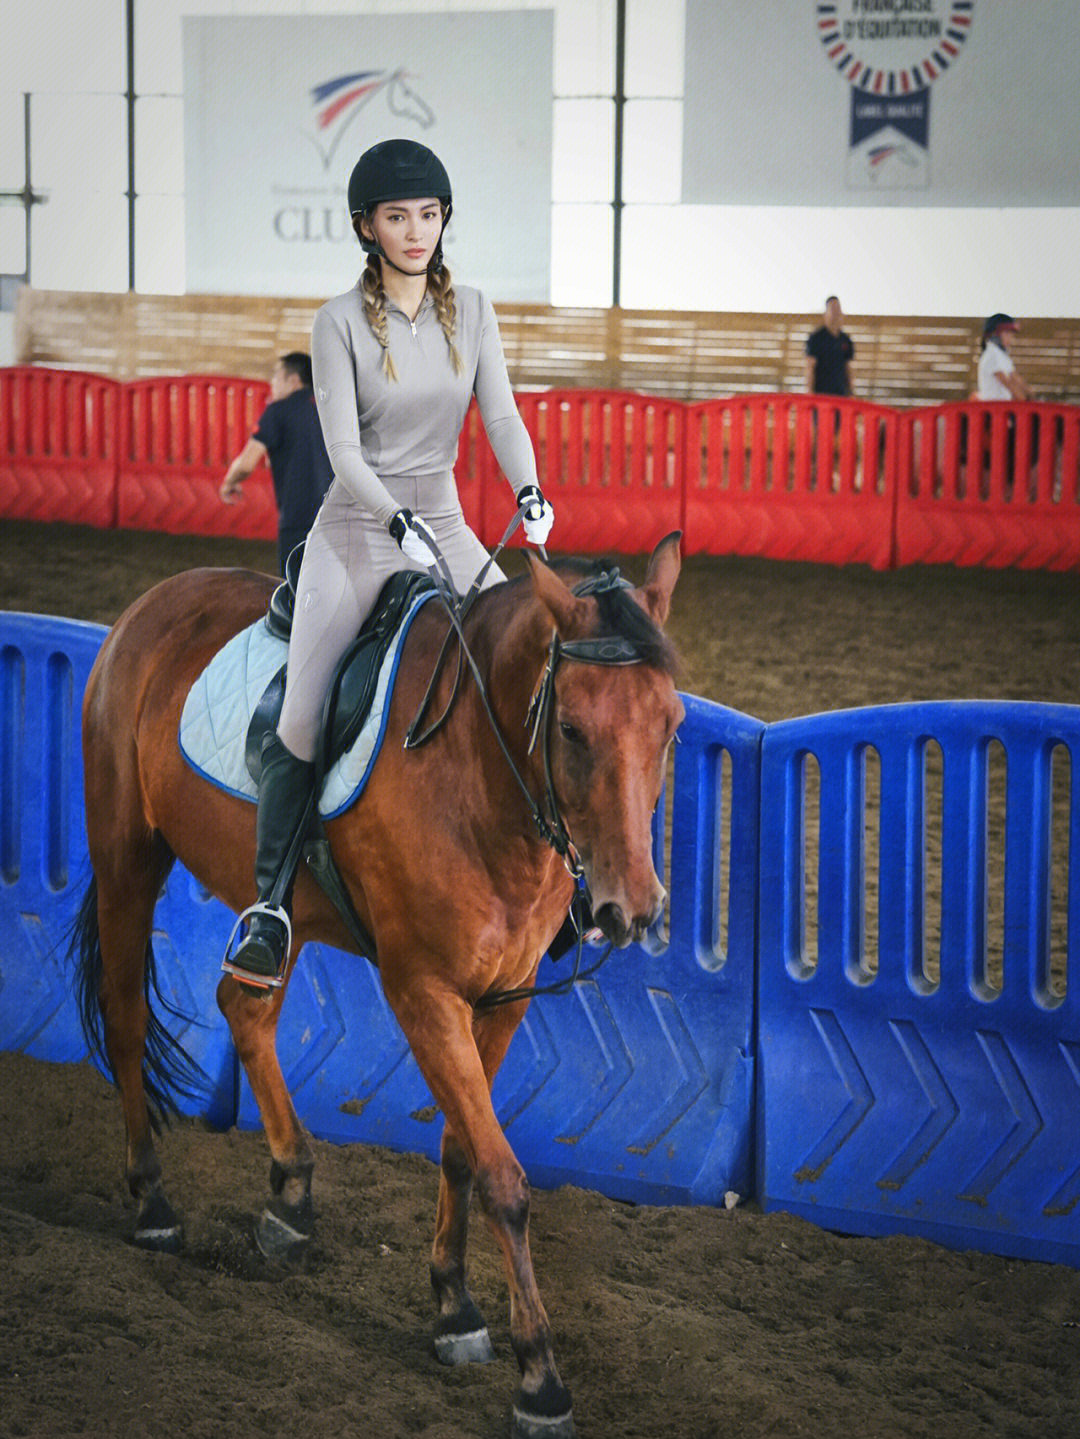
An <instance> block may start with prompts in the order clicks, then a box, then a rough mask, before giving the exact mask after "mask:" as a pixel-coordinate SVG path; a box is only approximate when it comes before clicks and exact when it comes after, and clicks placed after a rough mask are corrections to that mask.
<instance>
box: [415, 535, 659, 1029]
mask: <svg viewBox="0 0 1080 1439" xmlns="http://www.w3.org/2000/svg"><path fill="white" fill-rule="evenodd" d="M520 520H521V513H520V511H518V512H517V513H516V514H515V515H514V517H513V519H512V520H511V522H510V524H509V525H508V526H507V529H506V531H505V533H504V534H503V537H502V539H501V540H500V541H499V544H498V545H497V546H496V547H495V549H494V550H493V552H492V554H491V555H490V557H489V558H488V561H487V563H486V564H485V565H484V566H483V568H482V569H481V570H480V573H479V574H478V575H477V577H476V579H475V580H474V581H473V583H472V586H471V588H470V590H469V592H468V594H467V595H466V596H465V598H464V600H463V601H461V602H460V604H459V602H458V599H457V595H456V593H455V591H454V586H453V581H452V579H451V577H450V570H449V566H448V565H447V563H446V560H445V559H444V558H443V556H442V554H441V553H440V552H439V551H438V550H437V549H436V556H437V559H438V565H433V566H432V567H431V568H430V569H429V570H428V574H429V575H430V576H431V578H432V580H433V581H434V583H435V587H436V589H437V591H438V593H439V597H440V599H441V600H442V602H443V605H444V607H445V609H446V611H447V614H448V615H449V617H450V626H451V627H450V629H449V630H447V633H446V638H445V640H444V641H443V645H442V649H441V650H440V651H439V654H438V657H437V659H436V661H435V669H434V672H433V673H432V677H431V680H430V682H429V684H428V688H427V691H426V692H425V694H424V697H423V699H422V700H421V702H420V706H419V708H418V710H417V712H416V715H415V717H414V718H413V722H412V724H411V725H410V726H409V730H408V733H407V734H406V736H405V748H406V749H416V748H418V747H419V746H420V745H422V744H424V743H425V742H426V741H427V740H429V739H430V738H431V737H432V735H434V734H435V733H436V732H437V731H438V730H439V729H440V728H441V727H442V725H443V724H444V723H445V722H446V720H447V718H448V716H449V713H450V709H451V707H452V705H453V703H454V700H455V698H456V697H457V693H458V688H459V685H460V681H461V670H462V660H463V658H464V660H465V661H466V662H467V663H468V665H469V668H470V670H471V671H472V675H473V678H474V679H475V681H476V687H477V690H478V691H479V694H480V699H481V702H482V704H483V706H484V712H485V713H486V715H487V717H488V723H489V724H490V725H491V728H492V732H493V733H494V735H495V738H496V740H497V741H498V743H499V748H500V749H501V750H502V752H503V755H504V756H505V758H506V762H507V764H508V765H509V766H510V772H511V773H512V774H513V776H514V779H515V781H516V782H517V785H518V788H519V789H520V790H521V792H522V794H523V795H524V797H525V800H526V802H527V804H528V806H529V809H530V811H531V813H532V819H533V824H534V825H535V827H536V830H537V833H538V834H539V835H540V838H541V839H542V840H544V842H545V843H546V844H549V845H550V846H551V848H552V849H553V850H554V851H555V853H556V854H557V855H558V856H559V858H560V859H561V860H562V862H563V864H564V865H565V866H566V869H567V872H568V873H569V874H570V876H571V878H572V879H573V880H574V882H575V885H576V888H575V891H574V898H573V900H572V901H571V905H570V913H571V915H572V917H573V920H574V927H575V929H576V930H577V950H576V953H575V956H574V968H573V971H572V973H571V974H569V975H568V976H566V977H565V978H564V979H561V980H558V981H556V982H555V983H554V984H549V985H538V986H530V987H526V988H522V989H508V990H503V991H501V992H496V993H493V994H488V995H484V996H482V997H481V998H480V999H479V1000H478V1001H477V1002H476V1004H475V1005H474V1008H475V1009H477V1010H484V1009H493V1008H495V1006H496V1005H500V1004H513V1003H517V1002H518V1001H520V1000H524V999H532V998H533V997H534V996H536V995H541V994H553V995H558V994H567V993H569V991H570V990H571V989H572V988H573V986H574V984H575V983H576V982H577V980H578V979H586V978H588V976H589V975H591V974H595V972H596V971H597V970H598V969H599V968H600V966H601V965H602V964H603V963H604V961H605V960H606V959H607V958H608V956H609V955H610V953H611V951H612V949H613V948H614V946H613V945H612V944H609V945H608V947H607V949H606V950H605V951H604V953H603V954H602V955H601V956H600V958H599V959H598V960H597V961H596V963H595V964H594V965H592V966H590V968H589V969H587V970H585V971H584V972H582V971H581V957H582V946H583V944H584V941H585V910H586V906H587V904H588V900H589V895H588V886H587V884H586V882H585V874H584V870H583V867H582V864H581V857H580V855H579V854H578V852H577V849H576V848H575V846H574V842H573V840H572V839H571V837H570V832H569V830H568V829H567V827H566V823H565V821H564V820H563V818H562V815H561V813H560V812H559V801H558V796H557V795H556V793H555V780H554V776H553V775H552V771H551V724H552V715H553V713H554V703H553V702H554V696H555V671H556V670H557V669H558V667H559V664H560V662H561V661H562V660H569V661H571V662H573V663H577V664H589V665H615V666H623V665H633V664H640V663H642V655H641V654H640V652H639V651H638V650H637V648H636V647H635V645H634V644H633V643H632V642H631V641H630V640H628V639H624V638H623V637H622V636H619V635H611V636H598V637H596V638H593V639H580V640H565V641H563V640H560V638H559V635H558V632H557V631H553V632H552V636H551V644H550V646H549V648H548V657H547V664H546V665H545V666H544V672H543V674H542V675H541V677H540V683H539V684H538V685H537V687H536V690H535V692H534V694H533V697H532V700H531V701H530V704H529V709H528V713H527V714H526V716H525V723H526V725H529V724H531V725H532V733H531V735H530V737H529V747H528V753H529V754H532V753H533V751H534V750H535V748H536V745H537V742H538V741H540V740H541V739H542V751H541V753H542V755H543V760H544V789H545V799H546V802H547V807H548V810H549V812H550V816H551V817H550V819H548V818H547V817H545V815H544V812H543V810H542V809H541V807H540V805H539V804H537V802H536V800H535V799H534V798H533V795H532V792H531V790H530V789H529V787H528V785H527V784H526V783H525V780H524V778H523V777H522V775H521V772H520V770H519V769H518V767H517V765H516V763H515V762H514V757H513V755H512V754H511V753H510V750H509V747H508V745H507V743H506V740H505V739H504V737H503V734H502V730H501V729H500V728H499V722H498V719H497V718H496V716H495V712H494V710H493V709H492V707H491V702H490V700H489V698H488V693H487V687H486V686H485V684H484V680H483V676H482V675H481V673H480V669H479V666H478V665H477V663H476V660H475V659H474V657H473V654H472V651H471V650H470V649H469V645H468V641H467V640H466V638H465V632H464V628H463V621H464V619H465V616H466V615H467V614H468V612H469V610H470V609H471V608H472V604H473V601H474V600H475V599H476V596H477V594H478V593H479V591H480V587H481V585H482V584H483V581H484V577H485V576H486V574H487V572H488V569H489V567H490V566H491V565H492V564H493V563H494V562H495V559H496V558H497V556H498V555H499V553H500V552H501V551H502V549H503V548H504V547H505V545H506V543H507V541H508V540H509V539H510V537H511V535H512V534H513V533H514V530H515V529H516V527H517V525H518V524H519V522H520ZM538 549H539V550H540V554H541V555H542V556H543V558H544V559H545V560H546V559H547V554H546V552H545V551H544V548H543V546H538ZM630 588H632V586H631V585H630V582H629V581H628V580H624V579H623V578H622V576H621V575H620V574H619V571H618V567H617V566H613V567H612V568H611V569H610V570H604V571H603V572H602V573H601V574H599V575H593V576H590V577H589V578H587V579H584V580H582V581H580V582H579V583H578V584H576V585H575V586H574V587H573V593H574V594H575V595H577V596H579V597H581V598H583V597H585V596H587V595H596V594H603V593H605V592H608V591H611V590H618V589H630ZM451 635H456V636H457V641H458V668H457V674H456V675H455V677H454V683H453V687H452V688H451V691H450V698H449V699H448V700H447V702H446V705H445V707H444V709H443V712H442V714H441V715H440V716H439V718H438V719H437V720H435V721H434V722H433V723H432V724H431V725H429V727H428V728H427V729H426V730H424V731H423V733H422V734H419V735H418V734H417V732H416V731H417V728H418V726H419V725H420V722H421V720H422V718H423V716H424V715H425V714H426V712H427V709H428V706H429V704H430V702H431V697H432V694H433V692H434V688H435V684H436V682H437V680H438V677H439V675H440V673H441V671H442V666H443V661H444V659H445V656H446V651H447V646H448V645H449V642H450V637H451Z"/></svg>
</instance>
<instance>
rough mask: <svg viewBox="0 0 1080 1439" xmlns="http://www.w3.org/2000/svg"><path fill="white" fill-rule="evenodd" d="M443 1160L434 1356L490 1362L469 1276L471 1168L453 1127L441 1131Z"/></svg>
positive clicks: (434, 1256) (434, 1261)
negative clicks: (466, 1268) (467, 1273)
mask: <svg viewBox="0 0 1080 1439" xmlns="http://www.w3.org/2000/svg"><path fill="white" fill-rule="evenodd" d="M440 1161H441V1171H440V1174H439V1203H438V1208H437V1209H436V1212H435V1242H434V1244H433V1245H432V1247H431V1288H432V1290H433V1292H434V1294H435V1303H436V1305H437V1306H438V1310H439V1315H438V1318H437V1319H436V1321H435V1357H436V1358H437V1359H438V1360H439V1361H440V1363H442V1364H486V1363H487V1362H488V1361H489V1360H490V1359H494V1357H495V1352H494V1350H493V1349H492V1347H491V1339H490V1338H489V1336H488V1331H487V1325H486V1324H485V1323H484V1316H483V1315H482V1314H481V1312H480V1310H479V1308H478V1307H477V1304H476V1301H475V1300H474V1299H473V1297H472V1295H471V1294H470V1293H469V1289H468V1285H467V1284H466V1279H465V1250H466V1246H467V1244H468V1238H469V1202H470V1200H471V1199H472V1190H473V1172H472V1168H471V1166H470V1164H469V1160H468V1156H467V1154H466V1152H465V1147H464V1145H462V1143H461V1142H460V1140H459V1139H458V1138H457V1136H456V1135H454V1134H453V1133H451V1130H450V1127H449V1125H447V1126H446V1127H445V1128H444V1129H443V1137H442V1147H441V1151H440Z"/></svg>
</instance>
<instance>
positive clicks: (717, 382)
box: [15, 288, 1080, 406]
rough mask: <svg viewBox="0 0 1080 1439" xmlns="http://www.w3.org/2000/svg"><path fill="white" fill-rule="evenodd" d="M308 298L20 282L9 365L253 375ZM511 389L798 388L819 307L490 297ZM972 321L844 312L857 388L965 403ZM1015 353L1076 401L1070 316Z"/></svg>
mask: <svg viewBox="0 0 1080 1439" xmlns="http://www.w3.org/2000/svg"><path fill="white" fill-rule="evenodd" d="M319 303H320V302H319V301H318V300H303V299H280V298H264V297H256V296H231V295H140V294H97V293H89V292H86V293H84V292H66V291H55V290H34V289H30V288H24V289H23V290H22V291H21V292H20V294H19V300H18V309H17V313H16V332H15V333H16V354H17V359H18V361H19V363H20V364H43V365H59V366H72V367H74V368H78V369H87V370H95V371H98V372H99V373H101V374H106V375H111V376H113V377H114V378H116V379H122V380H124V379H135V378H139V377H142V376H147V375H162V374H173V375H174V374H219V375H243V376H260V377H261V376H265V375H266V374H267V373H268V371H269V369H270V367H271V365H272V363H273V360H274V358H275V357H276V356H277V355H279V354H281V353H282V352H284V351H286V350H294V349H307V348H308V345H309V338H310V332H311V319H312V316H313V315H314V313H315V310H316V309H317V308H318V305H319ZM496 310H497V312H498V315H499V325H500V329H501V331H502V337H503V345H504V348H505V350H506V357H507V362H508V366H509V370H510V378H511V381H512V383H513V385H514V387H515V389H521V390H526V389H553V388H562V387H570V388H589V389H613V390H637V391H639V392H642V393H645V394H654V395H665V396H670V397H672V398H677V399H682V400H702V399H710V398H712V397H714V396H717V395H730V394H745V393H752V392H764V393H768V392H775V391H795V390H800V389H801V388H802V384H803V365H804V361H803V346H804V344H805V341H806V336H807V334H808V333H809V332H810V330H811V329H812V328H813V327H814V326H815V325H817V324H818V323H819V322H820V317H819V316H818V315H811V314H806V315H775V314H734V313H728V312H724V313H714V312H704V311H703V312H691V311H678V312H671V313H665V312H663V311H659V310H622V309H557V308H554V307H552V306H549V305H509V304H505V305H503V304H501V305H497V306H496ZM980 327H981V319H979V318H974V319H973V318H963V317H954V318H949V317H946V318H941V317H937V318H919V317H913V316H910V315H903V316H882V315H874V316H859V315H854V316H850V317H849V318H848V320H847V321H846V328H847V330H848V332H849V333H850V335H851V337H852V339H853V340H854V342H855V351H856V353H855V360H856V364H855V380H856V389H857V391H858V393H859V394H860V395H862V396H864V397H866V398H867V399H871V400H875V401H878V402H879V403H881V404H888V405H900V406H907V405H920V404H938V403H941V402H947V401H949V400H961V399H966V398H967V397H968V396H969V395H970V393H971V391H972V389H973V388H974V381H975V362H976V359H977V356H978V339H979V333H980ZM1013 354H1014V356H1015V358H1016V362H1017V365H1018V366H1019V368H1020V371H1021V373H1022V374H1023V375H1024V376H1025V377H1026V378H1027V379H1028V381H1029V382H1030V383H1031V384H1032V385H1033V387H1034V389H1035V391H1036V394H1037V397H1038V398H1039V399H1045V400H1063V401H1067V402H1071V403H1080V319H1033V320H1026V321H1025V322H1024V325H1023V329H1022V330H1021V332H1020V334H1019V335H1018V336H1017V339H1016V341H1015V344H1014V349H1013Z"/></svg>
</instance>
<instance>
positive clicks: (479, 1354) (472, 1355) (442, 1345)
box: [435, 1325, 495, 1364]
mask: <svg viewBox="0 0 1080 1439" xmlns="http://www.w3.org/2000/svg"><path fill="white" fill-rule="evenodd" d="M435 1358H436V1359H437V1360H438V1361H439V1363H440V1364H490V1363H491V1361H492V1360H493V1359H494V1358H495V1350H494V1349H492V1347H491V1339H490V1337H489V1335H488V1332H487V1326H486V1325H485V1326H484V1327H483V1328H482V1329H474V1330H472V1331H471V1333H469V1334H436V1336H435Z"/></svg>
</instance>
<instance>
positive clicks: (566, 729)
mask: <svg viewBox="0 0 1080 1439" xmlns="http://www.w3.org/2000/svg"><path fill="white" fill-rule="evenodd" d="M559 730H560V731H561V733H562V737H563V739H564V740H566V741H568V743H570V744H584V743H585V736H584V735H583V734H582V733H581V731H580V730H579V729H575V728H574V726H573V725H572V724H568V723H567V721H566V720H560V721H559Z"/></svg>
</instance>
